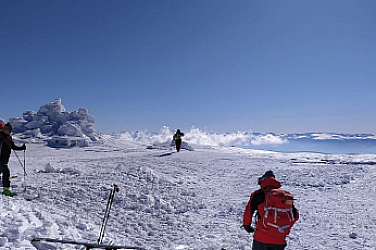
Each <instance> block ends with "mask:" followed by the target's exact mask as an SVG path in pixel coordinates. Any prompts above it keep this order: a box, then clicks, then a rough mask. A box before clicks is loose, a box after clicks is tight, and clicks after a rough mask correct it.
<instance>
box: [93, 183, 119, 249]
mask: <svg viewBox="0 0 376 250" xmlns="http://www.w3.org/2000/svg"><path fill="white" fill-rule="evenodd" d="M113 187H114V188H113V189H112V190H111V192H110V196H109V197H108V201H107V206H106V211H105V213H104V218H103V222H102V227H101V231H100V233H99V238H98V244H102V241H103V237H104V231H105V230H106V226H107V222H108V218H109V217H110V211H111V207H112V202H113V200H114V195H115V192H119V188H118V186H117V185H116V184H114V185H113Z"/></svg>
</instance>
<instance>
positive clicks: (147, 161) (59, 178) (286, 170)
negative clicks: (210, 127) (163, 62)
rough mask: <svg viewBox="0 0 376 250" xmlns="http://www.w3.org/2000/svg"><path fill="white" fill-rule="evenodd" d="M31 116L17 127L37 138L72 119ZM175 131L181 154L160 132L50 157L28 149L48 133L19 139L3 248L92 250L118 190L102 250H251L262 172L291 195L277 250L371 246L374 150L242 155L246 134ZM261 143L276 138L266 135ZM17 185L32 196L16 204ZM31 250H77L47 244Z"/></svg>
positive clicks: (0, 213)
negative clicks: (282, 248)
mask: <svg viewBox="0 0 376 250" xmlns="http://www.w3.org/2000/svg"><path fill="white" fill-rule="evenodd" d="M40 111H41V112H39V114H38V113H37V114H34V115H32V114H31V113H28V114H27V115H26V117H24V118H22V119H23V120H24V121H23V122H20V123H19V124H20V126H19V127H20V128H24V130H23V131H24V132H26V131H28V130H34V129H35V128H33V129H25V128H26V127H31V125H30V126H29V125H28V124H29V123H31V122H38V121H40V119H42V117H43V116H47V117H48V119H47V118H45V119H44V120H43V123H40V124H39V125H40V126H39V125H38V126H39V127H37V128H39V129H40V131H42V129H41V128H42V127H43V126H47V125H52V126H56V127H54V128H53V129H52V128H51V130H49V131H53V133H59V132H58V131H59V128H60V127H61V126H63V124H66V122H72V121H73V120H71V119H66V118H62V117H61V116H60V114H63V116H64V117H65V116H66V117H71V116H70V115H71V114H72V113H66V111H64V109H62V105H61V103H60V102H59V101H55V102H54V103H53V104H51V105H50V106H47V107H45V108H43V109H42V108H41V110H40ZM80 114H82V116H81V115H80ZM72 116H73V117H76V118H75V120H74V121H75V122H76V123H75V124H78V125H79V126H80V127H79V128H80V129H81V131H82V133H83V135H82V136H83V137H84V135H85V136H86V137H89V135H87V134H85V133H86V132H85V131H84V130H82V127H83V124H92V123H91V122H90V121H91V120H90V119H89V118H88V116H87V112H82V113H79V112H76V113H74V114H73V115H72ZM35 117H38V118H35ZM56 117H59V118H56ZM84 117H86V118H84ZM25 118H27V119H25ZM31 118H32V119H31ZM72 119H73V118H72ZM56 120H59V121H60V122H56V124H55V123H54V122H55V121H56ZM89 120H90V121H89ZM85 122H86V123H85ZM34 124H35V123H34ZM57 124H60V126H59V128H58V127H57ZM26 125H27V126H26ZM43 131H44V130H43ZM47 131H48V130H47ZM69 131H70V129H69ZM184 132H186V133H185V134H186V136H185V137H184V138H183V141H185V142H188V143H187V144H186V145H188V146H189V147H188V146H187V149H182V150H181V151H180V152H176V150H175V149H174V148H173V147H172V146H171V145H170V144H169V143H170V142H171V139H172V134H173V132H172V131H170V130H169V129H168V128H167V127H165V128H163V129H162V131H161V133H160V134H157V133H148V132H140V131H139V132H137V133H136V132H125V133H122V134H120V135H113V136H110V135H103V136H102V138H101V141H100V143H97V144H90V145H88V146H87V147H67V148H59V149H56V148H51V147H47V146H46V145H45V144H43V143H35V142H36V141H38V140H44V139H45V138H46V137H48V136H47V135H44V136H42V137H41V138H40V139H38V138H28V139H25V136H24V134H16V135H15V136H14V138H15V140H16V144H18V143H19V142H20V141H25V142H26V145H27V151H26V154H25V162H26V171H27V175H26V176H24V173H23V168H22V167H21V164H23V157H24V155H23V153H18V157H19V158H21V159H20V161H19V160H18V159H17V157H16V156H15V155H14V153H12V156H11V159H10V162H9V167H10V170H11V175H12V176H14V178H12V179H11V181H12V183H11V186H12V190H13V191H15V192H18V193H19V195H17V196H15V197H12V198H10V197H6V196H0V199H1V200H0V217H1V218H0V249H4V250H5V249H35V246H36V245H35V246H34V245H33V244H32V243H31V240H32V239H34V238H53V239H59V240H67V241H78V242H93V243H95V242H97V239H98V236H99V232H100V229H101V224H102V221H103V217H104V214H105V209H106V204H107V201H108V197H109V193H110V191H111V189H112V186H113V184H117V185H118V186H119V188H120V191H119V192H117V193H115V195H114V200H113V204H112V208H111V213H110V217H109V221H108V225H107V228H106V231H105V235H104V241H103V244H108V245H112V244H114V245H125V246H134V247H139V248H144V249H150V250H152V249H157V250H162V249H166V250H167V249H168V250H175V249H192V250H193V249H206V250H211V249H212V250H216V249H221V248H224V249H243V250H250V249H251V244H252V243H251V242H252V238H251V235H250V234H248V233H246V231H245V230H244V229H242V228H240V226H241V225H242V217H243V212H244V209H245V206H246V204H247V202H248V199H249V196H250V194H251V192H252V191H254V190H256V189H257V188H258V185H257V179H258V177H260V176H261V175H262V174H263V173H264V172H265V171H267V170H273V171H274V173H275V174H276V177H277V179H278V180H279V181H281V183H282V184H283V188H284V189H286V190H288V191H290V192H291V193H292V194H293V195H294V197H295V199H296V201H295V204H296V207H297V208H298V209H299V212H300V215H301V217H300V219H299V221H298V222H297V224H296V225H295V226H294V227H293V228H292V230H291V234H290V236H289V237H288V245H287V247H286V250H311V249H316V250H323V249H324V250H333V249H344V250H345V249H346V250H347V249H351V250H375V249H376V248H375V246H376V240H375V237H374V236H375V235H376V223H375V222H376V213H375V205H374V202H375V200H376V155H375V154H328V153H310V152H283V153H282V152H272V151H263V150H255V149H245V148H239V147H236V146H234V145H230V146H228V145H224V144H225V143H224V142H225V141H226V140H229V141H230V143H229V144H234V143H238V142H239V143H240V142H242V143H248V144H247V145H251V144H252V143H251V141H250V140H249V141H248V142H245V139H244V138H247V136H249V138H251V137H252V136H251V135H249V134H248V133H238V134H237V136H223V137H220V139H218V141H221V145H218V144H217V145H215V144H214V143H213V141H215V140H214V139H213V138H216V137H218V135H214V134H206V137H205V138H204V137H203V140H200V138H199V134H200V132H199V131H198V130H197V129H195V130H194V131H193V130H192V131H184ZM51 133H52V132H51ZM69 133H70V132H69ZM49 136H51V134H50V135H49ZM254 136H256V137H257V136H260V138H262V136H264V135H253V137H252V138H256V137H254ZM274 136H276V135H274ZM147 138H148V139H147ZM281 138H282V139H284V138H286V137H281ZM18 140H19V141H18ZM262 140H266V141H268V142H269V141H273V142H279V140H275V138H274V137H272V136H267V137H265V138H264V139H260V141H262ZM203 141H205V142H207V144H205V143H203ZM320 142H321V140H320ZM226 143H227V142H226ZM286 144H288V143H286ZM278 145H279V144H278ZM193 149H194V150H193ZM292 151H293V150H292ZM20 163H21V164H20ZM25 188H26V189H27V190H28V192H29V193H34V194H39V198H36V199H29V200H27V199H25V196H24V195H23V191H24V189H25ZM39 249H82V247H81V248H79V247H76V246H74V245H70V244H65V245H62V244H59V243H52V242H47V243H41V244H40V245H39Z"/></svg>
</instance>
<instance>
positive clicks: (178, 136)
mask: <svg viewBox="0 0 376 250" xmlns="http://www.w3.org/2000/svg"><path fill="white" fill-rule="evenodd" d="M183 136H184V133H182V132H180V129H178V130H177V131H176V133H175V134H174V137H173V139H174V141H175V145H176V151H178V152H179V151H180V147H181V138H182V137H183Z"/></svg>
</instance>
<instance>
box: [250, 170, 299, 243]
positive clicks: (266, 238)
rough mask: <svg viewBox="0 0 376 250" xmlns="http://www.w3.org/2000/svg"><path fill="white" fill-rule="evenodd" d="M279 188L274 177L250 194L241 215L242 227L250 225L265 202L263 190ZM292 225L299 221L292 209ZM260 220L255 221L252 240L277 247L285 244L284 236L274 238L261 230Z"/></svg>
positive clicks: (295, 211) (279, 184) (296, 213)
mask: <svg viewBox="0 0 376 250" xmlns="http://www.w3.org/2000/svg"><path fill="white" fill-rule="evenodd" d="M280 187H281V183H280V182H279V181H277V180H276V179H275V178H274V177H269V178H267V179H265V180H264V181H263V182H262V183H261V188H260V189H258V190H256V191H254V192H253V193H252V194H251V197H250V199H249V201H248V204H247V206H246V208H245V211H244V215H243V225H250V224H251V223H252V217H253V214H254V212H255V211H258V209H259V206H260V205H261V204H262V203H264V201H265V190H268V189H278V188H280ZM293 209H294V218H295V219H294V223H295V222H296V221H297V220H298V219H299V213H298V210H297V209H296V208H295V207H294V208H293ZM259 216H260V215H259V213H258V212H257V218H259ZM261 224H262V222H261V220H259V219H258V220H257V223H256V231H255V233H254V235H253V238H254V239H255V240H257V241H258V242H261V243H266V244H277V245H285V244H286V237H285V235H283V234H281V235H280V236H279V237H275V236H274V235H273V236H272V235H270V234H268V231H267V230H263V226H262V225H261Z"/></svg>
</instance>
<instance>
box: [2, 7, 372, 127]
mask: <svg viewBox="0 0 376 250" xmlns="http://www.w3.org/2000/svg"><path fill="white" fill-rule="evenodd" d="M375 11H376V1H373V0H362V1H358V0H353V1H347V0H330V1H327V0H322V1H321V0H314V1H313V0H307V1H302V0H271V1H265V0H262V1H261V0H260V1H253V0H247V1H223V0H204V1H203V0H181V1H176V0H166V1H157V0H154V1H151V0H149V1H143V0H127V1H125V0H124V1H123V0H117V1H104V0H103V1H96V0H88V1H85V0H77V1H73V0H71V1H69V0H66V1H62V0H61V1H56V0H45V1H42V0H40V1H33V0H23V1H22V0H19V1H11V0H0V84H1V101H2V105H1V107H0V117H3V118H5V119H8V118H9V117H15V116H21V115H22V113H23V112H24V111H26V110H34V111H38V109H39V107H40V106H41V105H43V104H46V103H49V102H51V101H53V100H54V99H55V98H62V101H63V105H64V106H65V107H66V109H67V110H68V111H74V110H77V109H78V108H81V107H83V108H88V109H89V113H90V114H92V115H94V116H95V118H96V128H97V129H98V130H100V131H102V132H119V131H123V130H142V129H148V130H152V131H159V129H160V128H161V127H162V126H164V125H167V126H169V127H170V128H172V129H175V128H182V129H186V128H190V127H191V126H195V127H198V128H201V129H207V130H211V131H215V132H232V131H237V130H242V131H245V130H252V131H256V132H276V133H288V132H344V133H373V134H376V113H375V108H376V98H375V94H376V15H375Z"/></svg>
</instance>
